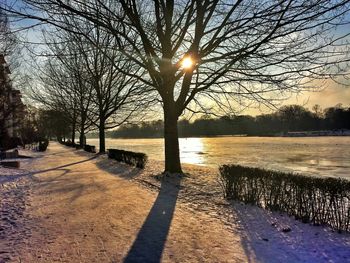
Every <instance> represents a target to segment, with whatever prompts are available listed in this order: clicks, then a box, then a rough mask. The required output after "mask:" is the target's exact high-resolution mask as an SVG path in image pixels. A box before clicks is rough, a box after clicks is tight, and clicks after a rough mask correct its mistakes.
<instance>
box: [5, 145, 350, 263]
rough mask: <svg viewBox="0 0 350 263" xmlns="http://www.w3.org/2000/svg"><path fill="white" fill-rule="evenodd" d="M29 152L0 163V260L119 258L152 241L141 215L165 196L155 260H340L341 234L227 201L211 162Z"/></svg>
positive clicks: (346, 248)
mask: <svg viewBox="0 0 350 263" xmlns="http://www.w3.org/2000/svg"><path fill="white" fill-rule="evenodd" d="M49 147H50V146H49ZM49 149H50V148H49ZM22 154H24V153H22ZM24 155H31V153H30V152H27V153H25V154H24ZM33 156H34V157H37V158H33V159H28V160H25V161H24V162H23V167H22V166H21V167H22V168H23V169H10V168H1V167H0V262H7V261H11V262H12V261H13V262H17V261H18V260H19V259H22V262H51V261H54V260H58V261H68V262H74V261H75V260H80V261H82V262H94V261H95V262H96V260H100V262H107V261H108V260H109V261H113V260H114V261H115V262H120V261H121V259H123V258H124V257H125V256H126V255H128V256H130V255H131V256H135V255H134V254H132V253H131V252H133V251H134V250H135V249H136V248H138V249H139V248H140V246H142V245H143V244H145V242H146V241H144V239H140V240H141V241H140V240H139V239H138V238H137V237H139V236H140V234H141V233H148V232H147V231H150V230H149V228H151V232H152V231H153V232H152V233H153V234H152V235H154V237H152V238H153V239H152V240H151V241H152V242H156V243H154V245H158V244H159V243H160V244H162V242H160V240H158V238H161V237H162V233H161V232H162V228H163V227H164V223H163V222H162V221H161V220H162V219H161V218H162V217H159V218H160V219H159V220H160V221H157V222H153V221H152V220H153V219H152V218H151V220H150V215H151V214H152V211H153V212H154V211H157V209H163V207H165V208H164V209H167V207H168V206H172V205H174V206H175V203H176V208H175V207H173V209H175V211H174V216H173V218H172V219H171V217H170V222H168V224H169V228H170V229H166V230H165V231H169V234H168V236H167V240H166V243H165V247H164V248H163V249H164V251H163V255H162V257H161V259H162V261H164V262H284V263H287V262H310V263H311V262H312V263H313V262H316V263H317V262H339V263H343V262H344V263H346V262H350V234H349V233H342V234H339V233H337V232H333V231H332V230H331V229H329V228H327V227H321V226H318V227H316V226H310V225H308V224H303V223H301V222H299V221H296V220H294V218H292V217H288V216H287V215H285V214H281V213H276V212H270V211H266V210H263V209H261V208H258V207H254V206H250V205H244V204H241V203H238V202H228V201H226V200H225V199H223V197H222V193H221V188H220V184H219V183H218V180H217V178H218V175H217V170H216V169H213V168H207V167H202V166H196V165H184V171H185V173H186V175H185V176H181V177H180V176H176V175H171V176H165V177H164V176H162V175H161V171H162V170H163V163H162V162H159V161H155V160H150V162H149V163H148V164H147V166H146V169H144V170H140V169H137V168H134V167H130V166H128V165H125V164H120V163H117V162H116V161H113V160H109V159H108V158H107V157H106V156H105V155H102V156H101V155H99V156H97V157H96V158H93V159H92V157H94V155H93V154H90V153H85V152H83V151H75V150H73V149H70V148H67V147H62V146H60V145H56V144H53V145H52V146H51V150H49V151H48V152H47V153H46V154H44V155H43V154H41V155H35V154H34V155H33ZM40 157H43V158H40ZM26 170H28V171H31V172H30V173H29V172H27V171H26ZM110 175H113V176H110ZM155 198H156V200H155ZM169 202H175V203H174V204H170V203H169ZM147 214H148V216H147ZM156 218H157V217H156ZM168 219H169V218H168ZM147 222H148V223H149V222H151V223H152V222H153V223H155V224H156V229H158V230H159V231H158V232H157V231H155V229H153V228H152V224H151V225H149V224H147ZM141 226H142V228H140V227H141ZM151 232H150V233H151ZM143 238H145V237H143ZM140 244H141V245H140ZM144 250H145V251H143V252H144V253H146V255H147V253H150V251H152V247H147V248H144ZM128 251H129V252H128ZM148 256H151V255H150V254H148ZM124 259H125V258H124ZM131 259H132V258H131Z"/></svg>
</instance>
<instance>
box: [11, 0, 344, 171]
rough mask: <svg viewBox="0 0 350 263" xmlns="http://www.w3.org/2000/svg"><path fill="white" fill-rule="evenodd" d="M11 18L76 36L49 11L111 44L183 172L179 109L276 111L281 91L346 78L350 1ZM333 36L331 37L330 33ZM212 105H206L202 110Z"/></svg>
mask: <svg viewBox="0 0 350 263" xmlns="http://www.w3.org/2000/svg"><path fill="white" fill-rule="evenodd" d="M25 2H26V3H28V4H29V5H30V7H31V8H33V9H39V10H40V11H41V12H44V13H45V14H46V16H42V17H38V16H36V15H33V12H27V13H25V12H23V11H21V10H15V9H13V8H12V9H11V8H7V11H8V12H11V13H12V14H13V15H19V16H23V15H24V16H25V17H31V18H35V19H38V20H40V21H42V22H48V23H50V24H53V25H55V26H57V27H60V28H64V29H65V30H70V31H76V32H79V30H78V29H76V28H74V27H72V25H67V24H65V23H62V21H59V20H57V19H55V17H56V16H55V15H56V14H57V13H60V12H63V13H65V14H66V15H68V16H78V17H83V18H84V19H87V20H89V21H92V22H93V23H95V24H96V25H99V26H100V27H102V28H104V29H105V30H106V31H108V32H109V33H110V34H111V35H113V36H114V37H115V38H116V44H117V46H116V47H118V49H119V50H120V51H121V52H123V54H124V56H125V57H126V58H128V59H129V60H130V61H133V63H135V64H137V65H139V66H140V67H142V68H144V69H145V70H146V72H147V74H144V75H135V74H128V72H124V73H125V74H126V75H134V77H135V78H137V79H138V80H139V81H141V82H143V83H144V84H147V85H149V86H151V87H154V88H155V89H156V90H157V92H158V94H159V96H160V100H161V104H162V106H163V112H164V138H165V170H166V171H169V172H181V164H180V158H179V144H178V132H177V121H178V118H179V116H180V115H181V114H182V113H183V112H184V111H185V110H186V109H188V110H190V111H193V112H201V111H207V110H208V107H206V105H208V104H209V106H210V103H212V102H215V104H216V106H215V108H216V109H219V110H225V109H227V108H228V109H230V108H232V107H233V106H234V105H235V102H237V103H242V102H243V101H245V100H251V101H257V102H259V103H264V104H267V105H272V106H273V105H274V102H275V101H274V99H275V98H278V97H279V95H283V94H284V92H286V91H298V90H301V89H305V88H308V87H309V86H310V84H311V83H312V80H314V79H323V78H326V77H331V76H332V75H333V76H334V75H335V74H344V73H347V72H346V68H345V65H344V64H341V62H346V58H344V54H345V51H347V50H345V49H346V46H345V45H344V42H342V40H345V37H348V35H349V32H346V33H341V32H340V31H337V32H336V31H335V30H336V29H337V26H343V29H344V28H345V27H344V25H347V24H348V21H346V18H348V17H346V15H348V14H349V1H348V0H334V1H329V0H313V1H310V0H278V1H277V0H265V1H260V0H246V1H244V0H236V1H228V0H188V1H170V0H168V1H165V0H154V1H149V0H145V1H135V0H120V1H100V0H90V1H78V0H69V1H68V0H61V1H56V0H26V1H25ZM334 32H336V33H334ZM208 102H210V103H208Z"/></svg>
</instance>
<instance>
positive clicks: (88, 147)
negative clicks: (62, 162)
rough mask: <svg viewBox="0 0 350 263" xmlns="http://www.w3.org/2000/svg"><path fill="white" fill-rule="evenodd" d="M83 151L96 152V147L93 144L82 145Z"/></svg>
mask: <svg viewBox="0 0 350 263" xmlns="http://www.w3.org/2000/svg"><path fill="white" fill-rule="evenodd" d="M84 151H86V152H90V153H95V152H96V147H95V146H94V145H88V144H85V145H84Z"/></svg>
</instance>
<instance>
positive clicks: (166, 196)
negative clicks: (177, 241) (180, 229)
mask: <svg viewBox="0 0 350 263" xmlns="http://www.w3.org/2000/svg"><path fill="white" fill-rule="evenodd" d="M162 176H163V177H162V182H161V188H160V191H159V193H158V196H157V199H156V200H155V202H154V204H153V206H152V208H151V210H150V212H149V214H148V216H147V218H146V220H145V221H144V223H143V225H142V227H141V229H140V231H139V233H138V235H137V237H136V239H135V241H134V243H133V245H132V246H131V248H130V250H129V252H128V254H127V256H126V257H125V258H124V262H125V263H131V262H160V261H161V258H162V253H163V250H164V246H165V242H166V240H167V236H168V233H169V229H170V226H171V221H172V218H173V215H174V211H175V207H176V201H177V198H178V194H179V190H180V181H181V177H180V176H177V175H170V176H169V177H167V176H166V175H162ZM170 181H171V182H170Z"/></svg>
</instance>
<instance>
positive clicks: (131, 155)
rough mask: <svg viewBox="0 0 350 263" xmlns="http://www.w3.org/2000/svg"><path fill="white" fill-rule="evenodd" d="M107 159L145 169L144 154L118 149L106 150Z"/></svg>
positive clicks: (145, 158) (145, 159) (145, 160)
mask: <svg viewBox="0 0 350 263" xmlns="http://www.w3.org/2000/svg"><path fill="white" fill-rule="evenodd" d="M108 158H111V159H114V160H117V161H118V162H124V163H127V164H130V165H134V166H136V167H138V168H141V169H143V168H145V165H146V162H147V155H146V154H144V153H137V152H130V151H124V150H118V149H108Z"/></svg>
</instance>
